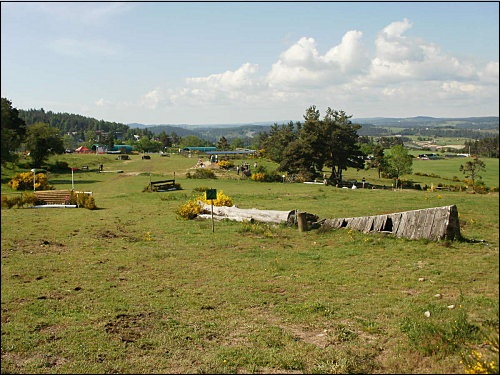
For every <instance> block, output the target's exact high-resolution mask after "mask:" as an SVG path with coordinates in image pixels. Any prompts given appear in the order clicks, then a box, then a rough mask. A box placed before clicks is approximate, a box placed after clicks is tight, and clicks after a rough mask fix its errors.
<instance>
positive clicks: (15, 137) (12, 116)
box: [0, 98, 26, 166]
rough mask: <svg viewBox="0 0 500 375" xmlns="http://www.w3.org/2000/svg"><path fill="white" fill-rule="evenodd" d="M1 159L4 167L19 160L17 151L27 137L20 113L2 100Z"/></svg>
mask: <svg viewBox="0 0 500 375" xmlns="http://www.w3.org/2000/svg"><path fill="white" fill-rule="evenodd" d="M1 126H2V133H1V137H0V140H1V142H2V143H1V152H2V154H1V157H2V166H5V165H7V163H10V162H15V161H16V160H17V154H16V153H15V151H16V149H17V148H19V146H20V145H21V143H22V142H23V141H24V139H25V136H26V124H25V122H24V120H22V119H21V118H19V111H18V110H17V109H16V108H14V107H12V102H10V101H9V100H7V99H6V98H2V117H1Z"/></svg>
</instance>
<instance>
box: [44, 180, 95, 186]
mask: <svg viewBox="0 0 500 375" xmlns="http://www.w3.org/2000/svg"><path fill="white" fill-rule="evenodd" d="M71 182H72V181H71V180H50V184H51V185H63V184H71ZM74 182H75V184H77V183H78V185H80V184H93V183H96V182H101V181H99V180H85V181H80V180H78V181H74Z"/></svg>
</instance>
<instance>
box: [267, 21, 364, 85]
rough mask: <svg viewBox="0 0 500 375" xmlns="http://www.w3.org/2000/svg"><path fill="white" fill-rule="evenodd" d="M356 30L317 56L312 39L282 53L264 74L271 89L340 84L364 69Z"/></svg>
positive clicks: (362, 51)
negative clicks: (267, 72) (266, 73)
mask: <svg viewBox="0 0 500 375" xmlns="http://www.w3.org/2000/svg"><path fill="white" fill-rule="evenodd" d="M362 35H363V34H362V33H361V32H360V31H356V30H351V31H348V32H347V33H346V34H345V35H344V36H343V38H342V41H341V42H340V44H338V45H337V46H334V47H332V48H331V49H330V50H328V51H327V52H326V53H325V54H324V55H321V54H320V53H319V51H318V49H317V47H316V41H315V40H314V38H306V37H303V38H301V39H299V41H297V42H296V43H295V44H294V45H292V46H291V47H290V48H288V49H287V50H286V51H285V52H283V53H282V54H281V56H280V58H279V60H278V61H277V62H276V63H274V64H273V66H272V67H271V71H270V72H269V74H268V75H267V82H268V85H269V87H271V88H277V89H278V88H280V87H297V86H305V87H327V86H329V85H331V84H335V83H342V82H345V81H347V80H348V79H349V77H352V76H354V75H356V74H360V73H361V72H362V70H363V69H364V68H365V67H366V66H367V64H366V62H367V61H366V56H367V52H366V49H365V47H364V45H363V43H362V41H361V38H362Z"/></svg>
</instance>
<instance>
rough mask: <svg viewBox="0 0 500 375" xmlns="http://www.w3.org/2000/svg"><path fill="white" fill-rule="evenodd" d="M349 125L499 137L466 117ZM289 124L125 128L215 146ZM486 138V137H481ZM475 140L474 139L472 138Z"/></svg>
mask: <svg viewBox="0 0 500 375" xmlns="http://www.w3.org/2000/svg"><path fill="white" fill-rule="evenodd" d="M351 121H352V122H353V123H355V124H359V125H361V126H362V127H361V129H360V130H359V131H358V134H359V135H360V136H373V137H382V136H390V135H391V134H394V133H398V132H399V130H395V129H406V130H405V132H406V133H407V134H408V132H410V129H415V131H418V130H419V129H426V128H433V129H435V128H437V129H438V130H439V129H441V130H449V132H450V134H451V133H453V135H458V134H457V131H460V130H469V131H473V132H478V131H482V132H483V133H484V132H485V131H486V132H487V133H493V134H495V133H498V130H499V118H498V117H493V116H490V117H465V118H437V117H428V116H417V117H370V118H352V119H351ZM287 123H289V121H282V122H278V121H274V122H271V121H268V122H255V123H247V124H212V125H188V124H179V125H171V124H170V125H167V124H164V125H144V124H138V123H133V124H128V126H130V127H131V128H139V129H144V128H146V129H148V130H149V131H151V132H152V133H153V134H158V133H160V132H162V131H165V132H166V133H167V134H170V133H171V132H175V133H176V134H177V135H179V136H184V135H195V136H197V137H199V138H202V139H206V140H208V141H210V142H217V141H218V140H219V139H220V138H221V137H225V138H226V139H228V140H230V139H234V138H241V139H248V138H253V137H255V136H256V135H257V134H258V133H260V132H268V131H269V130H270V128H271V126H272V125H273V124H278V125H283V124H287ZM483 136H485V134H483ZM473 137H474V136H473Z"/></svg>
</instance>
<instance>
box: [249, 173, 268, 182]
mask: <svg viewBox="0 0 500 375" xmlns="http://www.w3.org/2000/svg"><path fill="white" fill-rule="evenodd" d="M265 178H266V174H265V173H252V175H251V176H250V179H251V180H254V181H265Z"/></svg>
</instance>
